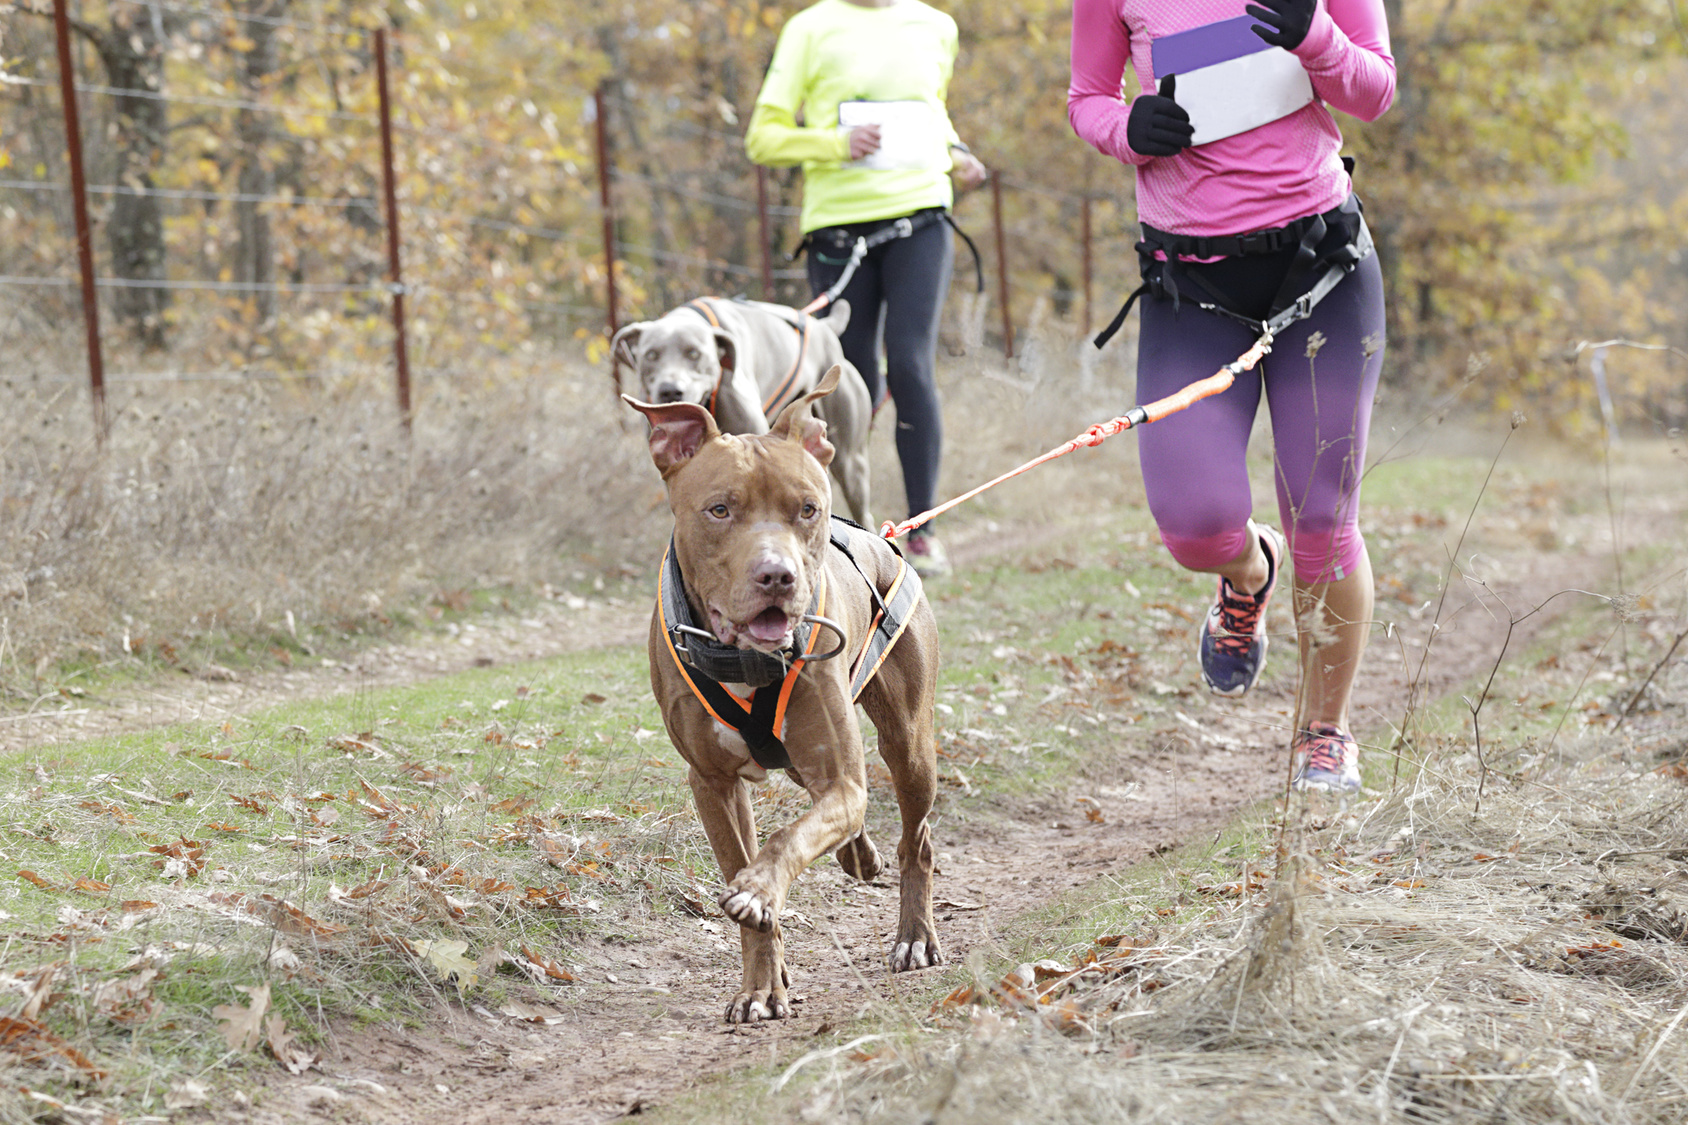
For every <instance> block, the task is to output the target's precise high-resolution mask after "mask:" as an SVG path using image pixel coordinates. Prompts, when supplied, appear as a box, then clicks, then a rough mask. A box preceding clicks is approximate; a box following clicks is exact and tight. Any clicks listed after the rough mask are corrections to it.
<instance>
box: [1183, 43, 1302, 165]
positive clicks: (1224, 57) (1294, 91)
mask: <svg viewBox="0 0 1688 1125" xmlns="http://www.w3.org/2000/svg"><path fill="white" fill-rule="evenodd" d="M1256 22H1258V21H1256V20H1255V19H1254V17H1253V16H1239V17H1237V18H1235V19H1228V20H1220V21H1219V22H1218V23H1210V24H1207V25H1205V26H1203V27H1197V28H1192V29H1191V30H1189V31H1181V32H1179V33H1177V34H1176V35H1167V36H1164V37H1162V38H1160V39H1157V40H1155V41H1154V44H1153V46H1152V48H1151V51H1152V57H1153V59H1154V69H1155V81H1156V82H1157V83H1158V82H1159V81H1160V80H1161V79H1163V78H1165V77H1166V76H1167V75H1169V74H1171V75H1176V76H1177V79H1178V88H1177V91H1176V97H1177V100H1178V104H1179V105H1181V106H1183V107H1184V111H1185V112H1186V113H1188V114H1189V115H1190V124H1191V125H1192V126H1193V127H1194V128H1195V131H1196V132H1195V136H1194V138H1192V140H1191V142H1190V143H1191V144H1196V145H1205V144H1207V143H1208V142H1209V141H1217V140H1221V139H1223V138H1225V137H1234V136H1236V135H1237V134H1238V133H1246V132H1248V131H1249V130H1250V129H1258V128H1259V127H1260V126H1262V125H1266V124H1268V123H1270V122H1273V121H1276V120H1278V119H1279V118H1280V117H1288V116H1289V115H1290V114H1292V113H1294V112H1295V111H1296V110H1298V109H1300V108H1301V107H1302V106H1304V105H1306V104H1307V103H1308V102H1310V101H1312V100H1313V83H1312V81H1311V80H1310V79H1308V77H1307V71H1306V69H1305V68H1304V67H1303V66H1302V65H1301V60H1300V59H1298V58H1296V57H1295V56H1294V55H1292V54H1290V53H1289V52H1288V51H1286V50H1284V49H1283V48H1282V47H1273V46H1270V45H1269V44H1267V43H1266V42H1265V41H1264V40H1263V39H1261V38H1260V37H1259V36H1258V35H1256V34H1254V32H1253V31H1252V30H1251V28H1252V27H1253V26H1254V24H1255V23H1256Z"/></svg>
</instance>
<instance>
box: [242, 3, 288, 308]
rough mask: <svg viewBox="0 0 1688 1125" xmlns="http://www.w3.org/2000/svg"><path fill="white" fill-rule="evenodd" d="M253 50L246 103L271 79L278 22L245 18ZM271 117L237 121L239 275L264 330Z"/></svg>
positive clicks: (281, 6) (276, 10) (278, 8)
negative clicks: (250, 287)
mask: <svg viewBox="0 0 1688 1125" xmlns="http://www.w3.org/2000/svg"><path fill="white" fill-rule="evenodd" d="M287 4H288V0H254V2H253V3H250V4H248V5H247V6H246V10H247V12H249V13H250V14H252V15H256V16H279V15H281V14H282V12H283V11H284V10H285V9H286V8H287ZM241 25H242V27H243V30H244V33H245V35H246V37H247V39H249V40H251V41H252V49H251V50H249V51H247V52H246V58H245V60H244V64H243V66H242V68H241V97H242V98H243V99H245V100H246V101H253V102H256V101H259V100H261V98H262V96H263V93H264V89H265V86H266V84H267V79H268V78H269V76H270V75H271V74H272V73H274V71H275V69H276V66H277V60H276V43H275V25H273V24H270V23H261V22H257V21H245V20H243V21H241ZM270 125H271V115H270V114H268V113H263V112H259V111H256V110H250V109H243V110H241V111H240V117H239V119H238V121H237V122H236V132H237V134H238V136H239V138H240V178H239V191H240V194H241V196H242V198H241V199H240V200H238V201H237V202H236V203H235V205H234V206H235V226H236V228H237V229H238V231H239V235H240V241H239V243H238V246H237V248H236V253H235V279H236V280H237V281H242V282H245V283H247V284H250V285H253V286H255V287H257V288H254V289H253V290H252V292H251V297H250V299H251V301H252V306H253V308H254V309H255V310H256V312H257V314H258V315H257V320H258V327H259V329H260V331H262V330H264V329H265V328H266V327H267V326H268V325H270V323H271V322H272V321H274V319H275V292H274V290H273V289H271V288H270V286H272V285H273V284H274V282H275V249H274V247H273V245H272V244H271V240H270V218H269V215H268V214H267V213H266V212H265V211H264V205H263V204H262V203H260V202H258V201H257V200H256V199H253V198H250V197H252V196H270V195H274V194H275V190H276V180H275V167H274V165H273V164H272V163H271V161H270V154H269V152H268V148H269V145H270V143H271V141H272V140H273V136H272V133H271V129H270Z"/></svg>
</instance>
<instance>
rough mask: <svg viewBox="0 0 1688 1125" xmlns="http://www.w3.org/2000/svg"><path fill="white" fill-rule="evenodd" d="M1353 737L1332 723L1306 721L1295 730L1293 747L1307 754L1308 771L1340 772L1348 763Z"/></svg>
mask: <svg viewBox="0 0 1688 1125" xmlns="http://www.w3.org/2000/svg"><path fill="white" fill-rule="evenodd" d="M1353 743H1354V739H1353V738H1352V737H1350V736H1349V735H1348V734H1346V733H1345V732H1344V731H1343V730H1342V728H1341V727H1338V726H1336V725H1335V724H1333V723H1308V724H1307V729H1306V730H1302V731H1297V732H1296V735H1295V748H1296V749H1297V750H1300V751H1302V752H1304V753H1305V754H1306V755H1307V767H1306V768H1307V772H1308V773H1314V772H1318V773H1341V772H1342V771H1343V769H1344V768H1346V767H1347V765H1348V747H1349V746H1351V745H1353Z"/></svg>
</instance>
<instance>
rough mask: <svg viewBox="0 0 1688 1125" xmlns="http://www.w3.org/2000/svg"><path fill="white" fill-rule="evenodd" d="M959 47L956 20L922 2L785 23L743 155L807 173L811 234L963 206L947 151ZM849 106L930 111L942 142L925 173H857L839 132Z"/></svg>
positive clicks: (837, 4)
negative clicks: (919, 106)
mask: <svg viewBox="0 0 1688 1125" xmlns="http://www.w3.org/2000/svg"><path fill="white" fill-rule="evenodd" d="M956 40H957V33H956V27H955V20H953V19H951V18H950V17H949V16H948V15H947V14H945V13H943V12H940V11H938V10H937V9H936V8H933V7H931V6H929V5H927V4H924V3H921V2H920V0H898V3H895V4H892V5H891V6H890V7H886V8H864V7H861V6H860V5H857V4H852V3H850V2H849V0H820V2H819V3H817V4H814V5H812V6H810V7H808V8H805V9H803V10H802V11H801V12H798V13H797V14H796V15H794V16H792V17H791V18H790V19H789V20H787V21H786V23H785V27H784V28H782V29H781V31H780V38H779V44H778V46H776V47H775V48H774V58H773V61H772V62H771V63H770V64H769V65H768V75H767V78H766V79H764V80H763V83H762V92H761V93H760V94H758V95H757V97H756V109H755V112H754V113H752V115H751V118H750V129H749V131H748V132H747V133H746V135H745V138H744V147H745V151H746V152H747V153H749V155H750V159H751V160H753V161H755V162H756V163H757V164H769V165H782V164H802V165H803V215H802V227H803V230H804V231H805V232H807V231H812V230H816V229H818V228H820V227H831V226H842V225H843V224H846V223H862V222H869V221H872V220H875V219H890V218H895V217H896V216H898V215H907V214H909V213H910V212H912V211H919V210H921V209H922V208H926V207H949V206H950V205H951V204H952V203H953V202H954V199H955V193H954V189H953V188H952V187H951V186H950V180H949V172H950V167H951V157H950V153H949V151H948V146H949V145H951V144H955V143H958V138H957V136H956V132H955V126H954V125H953V124H951V122H950V119H949V112H948V110H946V109H945V107H944V98H945V95H946V94H947V93H948V90H949V80H950V75H951V74H952V73H953V71H954V69H955V55H956V46H957V42H956ZM846 101H918V102H925V103H927V105H929V106H930V107H931V109H932V111H933V112H934V113H935V114H936V122H937V124H938V130H937V133H938V135H940V136H941V137H942V142H941V144H940V145H938V146H937V147H938V150H937V151H934V152H933V153H932V157H931V160H930V161H929V162H923V163H922V166H921V167H900V168H884V169H874V168H865V167H861V166H859V164H855V163H851V162H850V160H849V157H850V141H849V130H848V129H846V128H844V127H842V126H840V125H838V124H837V122H838V113H839V108H838V107H839V104H840V103H842V102H846ZM799 110H801V111H802V113H803V117H804V120H805V125H803V126H799V125H798V124H797V114H798V111H799Z"/></svg>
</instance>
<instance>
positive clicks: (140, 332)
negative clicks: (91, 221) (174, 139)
mask: <svg viewBox="0 0 1688 1125" xmlns="http://www.w3.org/2000/svg"><path fill="white" fill-rule="evenodd" d="M163 15H164V14H163V12H162V11H161V10H160V9H158V8H155V7H149V8H140V9H137V8H127V7H125V8H119V9H117V11H116V13H115V14H114V15H113V16H112V23H111V27H110V29H108V30H103V31H100V32H97V33H94V34H90V35H89V38H90V39H92V41H93V43H94V46H95V49H96V50H98V51H99V55H100V61H101V63H102V64H104V66H105V71H106V79H107V81H108V82H110V84H111V85H112V86H113V87H115V88H117V89H119V90H135V91H145V92H150V93H158V92H161V91H162V89H163V86H164V38H165V31H164V18H163ZM115 109H116V116H115V118H114V120H113V132H114V135H113V136H112V138H111V140H112V145H111V151H112V161H113V164H114V166H115V167H114V171H115V182H116V183H117V184H118V185H119V186H120V187H122V188H125V189H127V190H125V191H122V192H120V193H119V194H118V195H117V196H116V197H115V198H114V199H113V202H112V207H111V218H110V219H109V220H108V221H107V225H106V237H107V240H108V241H109V243H110V246H111V268H112V272H113V273H114V274H115V275H116V276H117V277H119V278H121V279H123V280H124V281H129V282H136V283H138V284H135V285H125V286H120V287H119V288H118V290H117V293H116V296H115V297H114V298H113V300H112V307H113V309H114V310H115V311H116V314H117V319H118V320H119V321H120V322H122V323H123V324H125V325H127V326H128V328H129V330H130V332H131V333H133V334H134V336H135V338H136V339H137V340H139V341H140V342H141V343H142V344H144V345H145V346H146V347H148V348H162V347H164V345H165V335H166V333H165V328H166V324H165V311H166V310H167V309H168V308H169V306H170V293H169V290H167V289H165V288H163V287H162V286H161V285H159V284H157V283H159V282H162V281H163V280H164V265H165V251H164V210H163V207H162V206H161V204H160V201H159V199H158V197H157V196H156V195H153V194H152V189H153V187H154V186H156V185H155V183H154V180H153V174H154V173H155V172H156V171H157V170H158V169H159V168H160V167H161V166H162V164H163V162H164V138H165V131H166V128H167V122H166V118H167V115H168V106H167V103H165V102H164V101H163V100H162V99H160V98H157V97H146V96H142V95H141V94H139V93H137V94H118V95H116V105H115Z"/></svg>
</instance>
